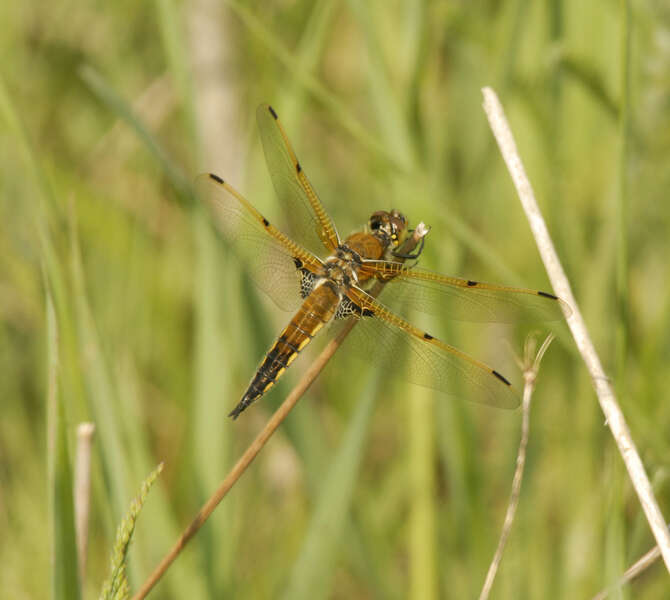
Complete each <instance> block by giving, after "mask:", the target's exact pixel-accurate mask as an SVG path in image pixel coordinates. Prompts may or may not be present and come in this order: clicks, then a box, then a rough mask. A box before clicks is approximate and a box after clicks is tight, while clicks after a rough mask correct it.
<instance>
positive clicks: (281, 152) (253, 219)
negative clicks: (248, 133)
mask: <svg viewBox="0 0 670 600" xmlns="http://www.w3.org/2000/svg"><path fill="white" fill-rule="evenodd" d="M256 117H257V122H258V128H259V131H260V138H261V143H262V146H263V151H264V154H265V159H266V162H267V166H268V170H269V172H270V177H271V179H272V182H273V185H274V188H275V192H276V195H277V199H278V201H279V204H280V206H281V209H282V212H283V214H284V218H285V225H284V226H283V227H277V226H275V225H274V224H272V223H271V222H270V221H269V220H268V219H267V218H265V216H263V215H262V214H261V213H260V212H259V211H258V210H257V209H256V208H255V207H254V206H253V205H252V204H251V203H250V202H248V201H247V200H246V199H245V198H244V197H243V196H242V195H241V194H240V193H239V192H238V191H237V190H236V189H235V188H234V187H232V186H231V185H230V184H229V183H227V182H226V181H224V180H223V179H222V178H221V177H219V176H218V175H215V174H213V173H204V174H202V175H199V176H198V177H197V179H196V189H197V192H198V194H199V195H200V196H201V198H202V199H203V201H204V202H205V203H206V204H207V205H208V206H209V207H210V209H211V210H210V212H211V214H212V216H213V218H214V220H215V221H216V224H217V225H218V229H219V231H220V233H221V234H222V236H223V237H224V239H225V240H226V241H227V242H228V243H229V245H230V247H231V248H232V249H233V252H234V253H236V254H237V255H238V257H239V258H240V259H241V260H242V262H243V263H244V266H245V269H246V271H247V272H248V275H249V276H250V277H251V279H252V280H253V281H254V282H255V283H256V284H257V285H258V286H259V287H260V289H261V290H263V291H264V292H266V293H267V294H268V295H269V296H270V298H271V299H272V300H273V301H274V302H275V303H276V304H277V306H278V307H279V308H281V309H283V310H285V311H290V312H292V313H293V316H292V318H291V319H290V321H289V322H288V324H287V325H286V327H285V328H284V329H283V330H282V331H281V333H280V334H279V336H278V337H277V338H276V340H275V342H274V343H273V344H272V346H271V347H270V349H269V350H268V351H267V353H266V354H265V356H264V358H263V359H262V360H261V363H260V365H259V366H258V368H257V370H256V372H255V374H254V375H253V377H252V378H251V381H250V383H249V385H248V386H247V388H246V391H245V392H244V394H243V395H242V398H241V399H240V401H239V402H238V404H237V405H236V406H235V408H234V409H233V410H232V411H231V412H230V414H229V416H230V417H232V418H233V419H236V418H237V417H239V415H240V414H241V413H242V412H243V411H244V410H245V409H246V408H247V407H248V406H249V405H250V404H252V403H253V402H255V401H257V400H258V399H260V398H261V397H262V396H263V395H264V394H265V393H266V392H267V391H268V390H269V389H270V388H271V387H272V386H273V385H274V384H275V383H276V382H277V380H278V379H279V378H280V377H281V376H282V375H283V374H284V373H285V372H286V370H287V369H288V368H289V367H290V366H291V364H292V363H293V361H294V360H295V359H296V357H297V356H298V355H299V354H300V352H302V351H303V350H304V349H305V347H306V346H307V345H308V344H309V343H310V342H311V341H312V339H313V338H314V337H315V336H316V335H317V334H318V333H319V332H320V331H321V330H322V329H324V327H325V326H326V325H330V324H332V323H336V324H337V323H339V324H344V323H347V322H348V321H350V320H352V319H353V320H355V326H354V327H353V328H352V329H351V331H350V333H349V335H348V337H347V338H346V341H345V346H346V347H347V348H350V349H352V350H355V351H356V353H358V354H362V355H363V356H364V357H365V360H366V361H368V363H371V364H372V363H374V364H379V365H381V366H382V368H383V369H385V370H386V372H388V373H390V374H402V375H404V377H405V379H407V380H408V381H410V382H412V383H415V384H419V385H423V386H426V387H429V388H433V389H436V390H438V391H441V392H444V393H447V394H451V395H462V394H463V390H464V389H466V390H467V395H468V397H469V398H470V396H471V399H473V400H475V401H478V402H483V403H485V404H489V405H492V406H496V407H501V408H516V407H517V406H518V405H519V394H518V392H517V391H516V390H515V388H514V387H513V386H512V384H511V383H510V381H509V379H507V378H506V377H505V376H504V375H502V374H501V373H500V372H499V371H497V370H495V369H493V368H492V367H489V366H488V365H486V364H484V363H483V362H481V361H479V360H477V359H476V358H473V357H472V356H469V355H468V354H466V353H465V352H462V351H461V350H459V349H458V348H455V347H453V346H450V345H449V344H447V343H445V342H443V341H441V340H440V339H438V338H437V337H435V336H434V335H432V334H430V333H428V332H427V331H424V330H423V329H421V328H419V327H416V326H414V325H412V324H411V323H410V321H409V320H408V317H409V315H410V312H413V311H420V312H424V313H427V314H433V315H445V316H447V317H449V318H453V319H459V320H466V321H481V322H493V321H497V322H514V321H517V320H519V319H523V318H526V319H531V320H533V321H537V320H556V319H560V318H561V317H562V311H563V310H565V311H568V312H569V308H567V305H566V304H565V302H564V301H562V300H561V299H560V298H558V297H557V296H555V295H554V294H551V293H549V292H543V291H539V290H532V289H525V288H515V287H507V286H503V285H496V284H491V283H484V282H480V281H475V280H472V279H460V278H457V277H449V276H446V275H441V274H439V273H435V272H432V271H429V270H427V269H423V268H419V267H417V266H416V262H417V259H418V257H419V255H420V254H421V251H422V249H423V238H422V239H421V242H420V244H419V245H418V248H417V249H416V251H415V252H414V253H409V254H406V253H402V252H401V250H402V248H403V243H404V242H405V241H406V240H407V238H408V235H410V234H411V232H412V230H410V229H409V222H408V220H407V218H406V217H405V216H404V215H403V214H402V213H401V212H399V211H398V210H395V209H393V210H390V211H385V210H381V211H376V212H374V213H372V215H371V216H370V219H369V221H368V223H367V225H366V226H365V227H364V228H363V229H362V230H360V231H356V232H354V233H352V234H351V235H349V236H348V237H347V238H345V239H344V240H343V239H342V238H341V237H340V235H339V233H338V231H337V229H336V227H335V224H334V222H333V220H332V219H331V217H330V216H329V215H328V213H327V212H326V210H325V209H324V207H323V205H322V204H321V202H320V200H319V198H318V196H317V194H316V191H315V190H314V188H313V187H312V184H311V183H310V182H309V180H308V178H307V175H306V174H305V171H304V170H303V168H302V165H301V163H300V162H299V161H298V159H297V157H296V154H295V152H294V151H293V148H292V146H291V144H290V142H289V139H288V137H287V135H286V132H285V130H284V128H283V126H282V124H281V122H280V120H279V118H278V116H277V113H276V112H275V110H274V109H273V108H272V107H271V106H269V105H267V104H262V105H260V106H259V107H258V109H257V111H256ZM406 259H410V260H411V262H410V263H406V262H405V260H406ZM374 284H383V288H382V292H381V294H379V295H378V296H377V297H375V296H374V295H373V294H372V293H371V288H372V287H373V285H374ZM408 311H409V312H408ZM565 314H568V313H567V312H566V313H565ZM337 329H338V327H337V326H335V327H327V328H326V331H330V332H331V335H332V332H333V331H337Z"/></svg>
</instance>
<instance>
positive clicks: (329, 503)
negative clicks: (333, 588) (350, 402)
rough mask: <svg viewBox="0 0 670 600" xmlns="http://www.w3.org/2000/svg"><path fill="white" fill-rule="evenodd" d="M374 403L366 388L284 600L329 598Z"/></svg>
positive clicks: (321, 498)
mask: <svg viewBox="0 0 670 600" xmlns="http://www.w3.org/2000/svg"><path fill="white" fill-rule="evenodd" d="M374 400H375V394H374V389H373V388H372V387H368V389H366V391H365V393H364V394H362V395H361V399H360V401H359V404H358V408H357V410H356V413H355V414H354V416H353V417H352V419H351V421H350V424H349V427H348V429H347V431H346V433H345V434H344V438H343V440H342V443H341V445H340V448H339V450H338V452H337V454H336V455H335V457H334V458H333V463H332V465H331V467H330V469H329V470H328V473H327V475H326V477H325V479H324V482H323V487H322V490H321V494H320V495H319V498H318V500H317V503H316V506H315V509H314V512H313V515H312V518H311V520H310V524H309V527H308V529H307V533H306V534H305V538H304V541H303V544H302V548H301V551H300V555H299V556H298V559H297V560H296V562H295V564H294V566H293V570H292V573H291V577H290V581H289V584H288V588H287V590H286V592H285V593H284V596H283V597H284V598H286V599H287V600H289V599H290V600H301V599H303V598H310V599H315V598H325V597H327V596H328V595H329V593H328V592H329V590H330V582H331V581H332V577H333V575H334V572H335V564H336V557H337V549H338V547H339V543H340V538H341V535H340V534H341V532H342V530H343V527H344V524H345V523H346V519H347V514H348V510H349V506H350V504H351V501H352V497H353V492H354V484H355V482H356V477H357V475H358V468H359V465H360V462H361V456H362V453H363V450H364V444H365V440H366V438H367V432H368V428H369V424H370V420H371V417H372V412H373V411H372V409H373V407H374Z"/></svg>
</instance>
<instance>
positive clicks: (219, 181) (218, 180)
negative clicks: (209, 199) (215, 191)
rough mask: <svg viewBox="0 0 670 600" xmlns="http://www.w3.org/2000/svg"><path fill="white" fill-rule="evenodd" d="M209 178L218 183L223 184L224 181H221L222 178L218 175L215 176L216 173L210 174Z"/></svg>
mask: <svg viewBox="0 0 670 600" xmlns="http://www.w3.org/2000/svg"><path fill="white" fill-rule="evenodd" d="M209 178H210V179H213V180H214V181H216V182H217V183H223V179H221V177H219V176H218V175H214V173H210V174H209Z"/></svg>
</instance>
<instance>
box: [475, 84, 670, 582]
mask: <svg viewBox="0 0 670 600" xmlns="http://www.w3.org/2000/svg"><path fill="white" fill-rule="evenodd" d="M482 92H483V94H484V110H485V111H486V116H487V117H488V119H489V124H490V126H491V129H492V130H493V134H494V135H495V137H496V140H497V142H498V146H499V147H500V152H501V153H502V155H503V158H504V159H505V163H506V164H507V169H508V170H509V173H510V175H511V176H512V180H513V181H514V185H515V187H516V190H517V194H518V195H519V200H521V205H522V207H523V209H524V211H525V212H526V217H527V218H528V222H529V224H530V229H531V232H532V234H533V237H534V238H535V242H536V244H537V247H538V250H539V251H540V256H541V257H542V262H544V266H545V268H546V270H547V274H548V275H549V279H550V280H551V284H552V286H553V288H554V291H555V292H556V294H558V295H559V296H560V297H561V298H563V299H564V300H566V301H567V303H568V304H569V305H570V307H571V308H572V313H571V314H570V315H569V316H566V317H567V322H568V326H569V327H570V332H571V333H572V337H573V338H574V340H575V343H576V344H577V349H578V350H579V353H580V354H581V355H582V359H583V360H584V363H585V364H586V367H587V369H588V370H589V373H590V375H591V380H592V382H593V387H594V388H595V391H596V395H597V396H598V401H599V402H600V408H601V409H602V411H603V413H604V414H605V419H606V423H607V425H608V426H609V428H610V431H611V432H612V436H613V437H614V440H615V442H616V444H617V446H618V448H619V452H620V453H621V457H622V458H623V461H624V463H625V465H626V469H627V470H628V475H629V477H630V480H631V483H632V484H633V487H634V488H635V491H636V492H637V495H638V498H639V499H640V504H642V509H643V510H644V514H645V515H646V517H647V521H648V522H649V526H650V527H651V531H652V533H653V535H654V537H655V538H656V542H657V543H658V547H659V548H660V550H661V554H662V556H663V560H664V561H665V566H666V568H667V569H668V571H670V532H668V528H667V527H666V525H665V519H664V518H663V515H662V513H661V510H660V508H659V507H658V502H657V501H656V497H655V496H654V492H653V490H652V488H651V483H650V482H649V478H648V477H647V473H646V472H645V470H644V465H643V464H642V460H641V459H640V455H639V454H638V451H637V448H636V447H635V442H634V441H633V438H632V436H631V434H630V430H629V429H628V425H627V424H626V419H625V418H624V416H623V412H622V411H621V408H620V407H619V403H618V402H617V398H616V394H615V393H614V388H613V387H612V383H611V382H610V379H609V377H607V375H606V374H605V371H604V370H603V367H602V364H601V363H600V357H599V356H598V354H597V353H596V349H595V347H594V345H593V342H592V341H591V337H590V336H589V332H588V330H587V328H586V323H585V322H584V319H583V318H582V313H581V312H580V310H579V306H578V305H577V301H576V300H575V297H574V296H573V294H572V288H571V287H570V282H569V281H568V278H567V276H566V275H565V271H564V270H563V266H562V265H561V261H560V260H559V258H558V254H556V249H555V248H554V244H553V242H552V241H551V237H550V236H549V231H548V230H547V225H546V223H545V222H544V218H543V217H542V213H541V212H540V208H539V207H538V205H537V201H536V200H535V194H534V193H533V188H532V186H531V184H530V181H529V180H528V176H527V175H526V171H525V169H524V167H523V163H522V162H521V157H520V156H519V153H518V151H517V149H516V143H515V141H514V136H513V135H512V131H511V130H510V127H509V124H508V123H507V119H506V118H505V113H504V111H503V109H502V106H501V105H500V101H499V100H498V96H496V93H495V92H494V91H493V90H492V89H491V88H488V87H486V88H484V89H483V90H482Z"/></svg>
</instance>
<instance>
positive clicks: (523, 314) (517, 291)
mask: <svg viewBox="0 0 670 600" xmlns="http://www.w3.org/2000/svg"><path fill="white" fill-rule="evenodd" d="M363 272H364V273H365V274H366V275H372V276H374V277H376V278H378V279H382V280H385V281H387V283H386V285H385V286H384V290H383V291H382V293H381V295H380V299H381V300H382V301H383V302H384V304H386V305H387V306H389V307H390V308H392V309H393V310H397V311H398V312H400V313H401V314H407V311H409V310H412V311H413V310H419V311H421V312H424V313H427V314H432V315H442V316H445V317H448V318H450V319H454V320H458V321H481V322H501V323H514V322H517V321H532V322H538V321H555V320H558V319H562V318H563V315H566V316H567V315H569V314H570V312H571V311H570V308H569V307H568V305H567V303H565V302H564V301H563V300H561V299H560V298H557V297H556V296H554V295H553V294H550V293H549V292H542V291H539V290H531V289H526V288H514V287H507V286H504V285H496V284H491V283H484V282H481V281H473V280H468V279H459V278H458V277H448V276H446V275H440V274H439V273H433V272H432V271H428V270H427V269H420V268H410V267H406V266H403V265H402V264H400V263H397V262H390V261H366V262H365V264H364V265H363Z"/></svg>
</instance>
